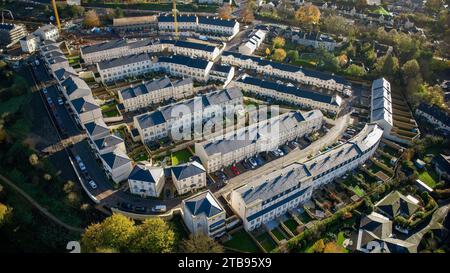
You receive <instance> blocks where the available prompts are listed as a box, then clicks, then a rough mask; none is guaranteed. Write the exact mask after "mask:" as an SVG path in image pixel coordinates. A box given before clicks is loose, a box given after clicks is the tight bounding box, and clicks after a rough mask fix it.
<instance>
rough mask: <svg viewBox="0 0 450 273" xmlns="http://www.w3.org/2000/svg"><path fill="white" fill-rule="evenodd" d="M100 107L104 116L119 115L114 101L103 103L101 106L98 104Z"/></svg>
mask: <svg viewBox="0 0 450 273" xmlns="http://www.w3.org/2000/svg"><path fill="white" fill-rule="evenodd" d="M100 109H102V114H103V115H104V116H105V117H108V118H110V117H118V116H120V113H119V111H118V110H117V107H116V104H115V103H109V104H104V105H102V106H100Z"/></svg>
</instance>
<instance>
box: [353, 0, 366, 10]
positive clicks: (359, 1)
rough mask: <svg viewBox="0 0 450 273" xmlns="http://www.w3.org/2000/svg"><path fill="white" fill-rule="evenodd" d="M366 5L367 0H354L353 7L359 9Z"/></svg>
mask: <svg viewBox="0 0 450 273" xmlns="http://www.w3.org/2000/svg"><path fill="white" fill-rule="evenodd" d="M367 6H368V4H367V0H356V3H355V7H356V8H357V9H359V10H361V9H363V8H366V7H367Z"/></svg>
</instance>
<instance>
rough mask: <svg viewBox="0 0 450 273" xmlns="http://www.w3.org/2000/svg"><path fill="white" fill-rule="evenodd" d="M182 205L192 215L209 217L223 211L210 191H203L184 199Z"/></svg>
mask: <svg viewBox="0 0 450 273" xmlns="http://www.w3.org/2000/svg"><path fill="white" fill-rule="evenodd" d="M184 205H185V206H186V208H187V209H188V210H189V212H190V213H191V214H192V215H195V216H197V215H205V216H206V217H208V218H210V217H213V216H215V215H217V214H219V213H221V212H223V211H224V209H223V208H222V206H221V205H220V204H219V201H217V199H216V198H215V197H214V195H213V194H212V193H211V192H210V191H205V192H202V193H199V194H197V195H194V196H192V197H190V198H188V199H185V200H184Z"/></svg>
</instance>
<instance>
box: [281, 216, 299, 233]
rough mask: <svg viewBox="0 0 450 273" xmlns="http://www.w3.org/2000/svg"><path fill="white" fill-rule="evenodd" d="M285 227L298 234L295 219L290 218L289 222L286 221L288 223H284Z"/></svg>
mask: <svg viewBox="0 0 450 273" xmlns="http://www.w3.org/2000/svg"><path fill="white" fill-rule="evenodd" d="M284 225H285V226H286V227H287V228H288V229H289V230H290V231H292V232H293V233H294V234H295V233H296V232H297V227H298V224H297V222H296V221H295V220H294V219H292V218H289V219H288V220H286V221H285V222H284Z"/></svg>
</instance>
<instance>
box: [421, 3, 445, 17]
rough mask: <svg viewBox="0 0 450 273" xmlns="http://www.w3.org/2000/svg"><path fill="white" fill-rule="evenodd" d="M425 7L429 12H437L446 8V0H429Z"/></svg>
mask: <svg viewBox="0 0 450 273" xmlns="http://www.w3.org/2000/svg"><path fill="white" fill-rule="evenodd" d="M425 8H426V10H427V11H428V12H429V13H431V14H435V13H438V12H439V11H440V10H441V9H442V8H444V2H443V1H442V0H427V2H426V3H425Z"/></svg>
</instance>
